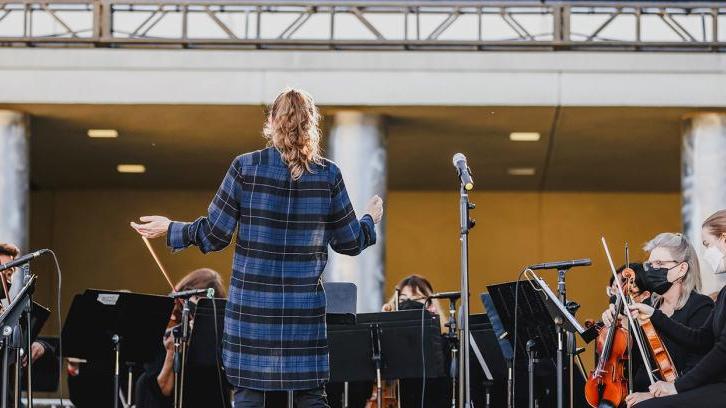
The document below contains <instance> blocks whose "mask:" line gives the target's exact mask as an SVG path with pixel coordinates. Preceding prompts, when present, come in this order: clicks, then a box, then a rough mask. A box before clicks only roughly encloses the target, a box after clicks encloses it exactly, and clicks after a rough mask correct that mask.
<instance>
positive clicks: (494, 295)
mask: <svg viewBox="0 0 726 408" xmlns="http://www.w3.org/2000/svg"><path fill="white" fill-rule="evenodd" d="M487 290H488V291H489V296H488V297H487V296H482V301H483V302H484V306H485V308H486V311H487V315H489V318H490V321H491V323H492V327H493V328H494V331H495V332H496V333H497V337H498V338H499V340H500V343H501V342H505V344H506V346H505V347H502V353H503V354H504V355H505V357H506V358H507V361H508V362H509V364H511V368H510V369H509V370H508V371H509V373H508V378H507V383H508V391H509V392H508V406H515V405H516V406H519V405H522V403H521V402H519V401H517V400H515V397H516V396H515V395H513V394H514V389H515V387H516V384H518V383H519V381H518V373H517V372H515V370H514V368H515V366H516V364H518V363H522V364H524V363H529V365H531V366H532V368H533V369H532V370H530V375H529V377H528V383H529V386H530V388H532V389H533V388H534V368H535V367H534V363H539V362H544V361H554V358H555V350H557V332H556V327H555V325H554V324H553V322H552V318H551V316H550V313H549V311H548V309H547V307H546V306H545V304H544V301H543V300H542V297H541V296H540V295H539V294H538V293H537V291H536V290H535V289H534V287H533V286H532V285H530V284H529V283H528V282H526V281H525V282H520V283H519V298H518V299H519V300H518V301H517V302H515V294H516V293H517V282H506V283H502V284H497V285H489V286H487ZM515 305H517V306H518V309H515ZM515 315H518V316H517V326H518V327H517V333H516V336H515V335H514V333H515V332H514V323H515ZM515 338H516V344H514V340H515ZM530 340H532V341H534V342H535V344H536V345H537V347H536V348H537V357H538V358H537V361H528V360H531V357H533V355H532V354H530V353H528V351H531V347H529V348H528V347H527V343H529V342H530ZM515 356H516V359H515ZM528 357H529V358H528ZM529 397H530V404H531V403H532V399H533V398H534V396H533V395H532V394H530V395H529Z"/></svg>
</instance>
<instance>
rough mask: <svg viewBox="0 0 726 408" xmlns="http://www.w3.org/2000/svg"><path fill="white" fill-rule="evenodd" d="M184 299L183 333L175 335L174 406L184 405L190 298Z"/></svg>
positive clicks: (176, 407) (175, 407)
mask: <svg viewBox="0 0 726 408" xmlns="http://www.w3.org/2000/svg"><path fill="white" fill-rule="evenodd" d="M181 299H182V315H181V320H182V321H181V335H179V336H176V335H175V336H174V408H182V407H183V406H184V370H185V368H186V367H185V366H186V357H187V346H188V342H189V319H190V309H189V298H181Z"/></svg>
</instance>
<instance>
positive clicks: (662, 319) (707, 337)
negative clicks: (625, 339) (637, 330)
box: [631, 304, 726, 396]
mask: <svg viewBox="0 0 726 408" xmlns="http://www.w3.org/2000/svg"><path fill="white" fill-rule="evenodd" d="M644 306H645V305H641V304H636V305H632V306H631V310H634V314H636V315H637V317H638V318H641V319H643V318H647V317H648V315H651V321H652V322H653V325H655V326H656V328H658V329H659V330H663V331H664V332H667V333H669V335H670V336H674V338H678V339H679V341H681V342H682V343H683V344H690V345H691V346H692V347H700V348H702V347H711V349H710V351H709V352H708V353H707V354H706V355H705V356H704V357H703V358H702V359H701V361H700V362H699V363H698V364H697V365H696V366H695V367H693V369H691V370H690V371H688V373H686V374H685V375H683V376H681V377H679V378H678V379H677V380H676V381H675V383H674V384H673V385H672V386H669V385H667V384H661V382H658V383H656V384H655V385H654V386H651V388H652V391H654V394H655V395H656V396H663V395H669V393H673V392H684V391H688V390H691V389H694V388H696V387H698V386H701V385H705V384H708V383H709V382H711V381H713V379H714V378H719V376H721V375H723V372H724V367H726V327H725V328H724V330H722V331H721V333H718V336H717V337H716V338H714V335H713V332H712V330H713V329H712V323H713V315H714V313H711V315H710V316H709V318H708V319H707V320H706V323H705V324H704V325H703V326H702V327H700V328H698V329H692V328H689V327H686V326H684V325H682V324H679V323H677V322H674V321H672V320H671V319H668V318H667V317H666V316H665V315H664V314H662V313H660V312H653V311H652V308H650V307H649V306H645V307H644ZM719 306H720V305H719ZM676 336H678V337H676ZM709 344H710V345H709ZM669 391H670V392H669Z"/></svg>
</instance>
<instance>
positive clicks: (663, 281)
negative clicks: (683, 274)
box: [645, 264, 681, 295]
mask: <svg viewBox="0 0 726 408" xmlns="http://www.w3.org/2000/svg"><path fill="white" fill-rule="evenodd" d="M679 265H680V264H678V265H676V266H679ZM676 266H674V267H673V268H675V267H676ZM673 268H647V269H646V270H645V277H646V279H647V280H648V289H649V290H650V291H651V292H655V293H657V294H659V295H662V294H664V293H666V292H668V289H670V288H671V286H673V282H669V281H668V271H670V270H671V269H673ZM678 279H681V278H678ZM678 279H676V280H678Z"/></svg>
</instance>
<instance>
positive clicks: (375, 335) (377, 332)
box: [370, 324, 383, 408]
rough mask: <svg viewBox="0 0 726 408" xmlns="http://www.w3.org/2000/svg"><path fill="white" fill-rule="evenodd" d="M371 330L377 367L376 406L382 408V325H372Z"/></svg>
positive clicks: (373, 355) (373, 358) (373, 357)
mask: <svg viewBox="0 0 726 408" xmlns="http://www.w3.org/2000/svg"><path fill="white" fill-rule="evenodd" d="M370 332H371V348H372V350H371V356H372V357H371V359H372V360H373V364H374V365H375V367H376V406H377V407H378V408H381V407H382V405H383V394H382V392H383V382H382V381H381V367H382V365H383V364H382V359H383V358H382V355H381V326H379V325H378V324H372V325H370Z"/></svg>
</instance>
